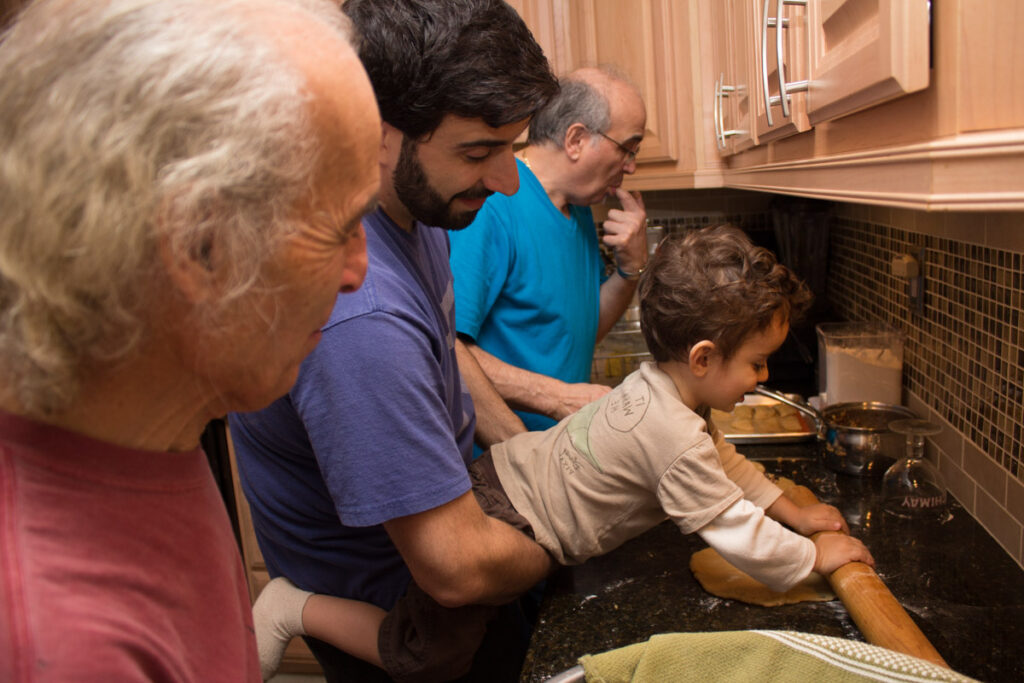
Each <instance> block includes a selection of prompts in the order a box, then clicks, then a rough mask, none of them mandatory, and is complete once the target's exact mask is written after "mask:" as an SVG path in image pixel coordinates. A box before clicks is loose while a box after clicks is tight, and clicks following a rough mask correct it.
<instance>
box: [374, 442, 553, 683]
mask: <svg viewBox="0 0 1024 683" xmlns="http://www.w3.org/2000/svg"><path fill="white" fill-rule="evenodd" d="M469 477H470V481H471V482H472V485H473V493H474V495H475V496H476V499H477V501H478V502H479V503H480V507H481V508H483V511H484V512H485V513H486V514H487V515H489V516H491V517H494V518H496V519H500V520H502V521H504V522H507V523H508V524H510V525H512V526H514V527H515V528H517V529H519V530H520V531H522V532H523V533H525V534H527V535H528V536H530V538H533V530H532V529H531V528H530V524H529V522H527V521H526V518H524V517H523V516H522V515H520V514H519V513H518V512H516V510H515V508H514V507H512V503H511V501H509V499H508V496H506V495H505V491H504V489H502V487H501V482H500V481H499V480H498V473H497V472H496V471H495V469H494V463H493V462H492V461H491V454H490V451H487V452H485V453H484V454H483V455H482V456H480V457H479V458H477V460H476V461H474V462H473V464H472V465H470V467H469ZM497 614H498V608H497V607H492V606H489V605H466V606H464V607H455V608H450V607H442V606H441V605H439V604H438V603H437V602H436V601H435V600H434V599H433V598H431V597H430V596H429V595H427V594H426V593H425V592H424V591H423V590H422V589H420V587H419V586H417V585H416V583H415V582H411V583H410V584H409V588H408V590H407V591H406V593H405V595H404V596H402V598H400V599H399V601H398V602H397V603H395V606H394V608H392V610H391V611H390V612H388V614H387V616H385V617H384V621H383V622H382V623H381V625H380V631H379V632H378V635H377V649H378V651H379V652H380V657H381V661H382V662H383V664H384V670H385V671H387V673H388V675H389V676H391V678H393V679H394V680H396V681H399V682H400V683H431V682H433V681H450V680H453V679H456V678H458V677H459V676H462V675H464V674H465V673H467V672H468V671H469V669H470V667H471V666H472V664H473V655H474V654H475V653H476V651H477V649H478V648H479V647H480V643H481V642H482V641H483V638H484V634H485V633H486V631H487V625H488V623H490V621H491V620H492V619H494V618H495V617H496V616H497Z"/></svg>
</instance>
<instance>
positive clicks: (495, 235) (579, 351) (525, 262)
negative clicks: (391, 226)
mask: <svg viewBox="0 0 1024 683" xmlns="http://www.w3.org/2000/svg"><path fill="white" fill-rule="evenodd" d="M516 163H517V165H518V168H519V191H518V192H517V193H516V194H514V195H512V196H511V197H507V196H505V195H502V194H494V195H492V196H491V197H489V198H488V199H487V202H486V203H485V204H484V206H483V208H482V209H481V210H480V213H478V214H477V217H476V220H474V221H473V223H472V224H471V225H469V227H467V228H465V229H463V230H457V231H453V232H451V233H450V239H451V267H452V274H453V276H454V278H455V285H454V289H455V329H456V331H457V332H458V333H459V334H464V335H467V336H469V337H471V338H472V339H474V340H475V341H476V343H477V344H478V345H479V346H480V347H481V348H482V349H483V350H485V351H487V352H488V353H490V354H492V355H494V356H496V357H497V358H500V359H501V360H503V361H505V362H506V363H509V364H511V365H514V366H516V367H519V368H524V369H526V370H531V371H533V372H538V373H541V374H544V375H548V376H550V377H556V378H558V379H560V380H563V381H565V382H589V381H590V371H591V364H592V362H593V355H594V345H595V343H596V338H597V323H598V318H599V315H600V309H599V306H600V288H601V282H602V279H603V274H604V265H603V262H602V260H601V252H600V249H599V247H598V243H597V232H596V230H595V228H594V218H593V216H592V214H591V211H590V209H589V208H588V207H581V206H570V217H568V218H567V217H566V216H564V215H563V214H562V213H561V212H560V211H559V210H558V209H556V208H555V205H554V204H552V203H551V200H550V199H548V196H547V193H546V192H545V191H544V188H543V187H542V186H541V184H540V182H539V181H538V180H537V177H536V176H534V175H533V172H531V171H530V170H529V169H528V168H527V167H526V165H525V164H523V163H522V162H521V161H518V160H517V161H516ZM519 415H520V417H522V418H523V422H525V423H526V427H527V428H528V429H530V430H540V429H547V428H548V427H550V426H551V425H553V424H554V421H553V420H551V419H550V418H547V417H544V416H543V415H537V414H535V413H523V412H520V413H519Z"/></svg>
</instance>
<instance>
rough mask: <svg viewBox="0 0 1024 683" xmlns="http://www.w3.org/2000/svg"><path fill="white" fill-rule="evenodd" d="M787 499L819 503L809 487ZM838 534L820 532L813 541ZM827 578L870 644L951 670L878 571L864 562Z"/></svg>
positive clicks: (791, 492) (797, 489) (800, 488)
mask: <svg viewBox="0 0 1024 683" xmlns="http://www.w3.org/2000/svg"><path fill="white" fill-rule="evenodd" d="M786 497H787V498H789V499H790V500H792V501H793V502H794V503H796V504H797V505H799V506H800V507H806V506H808V505H814V504H815V503H817V502H819V501H818V498H817V497H816V496H815V495H814V493H813V492H812V491H811V490H810V489H809V488H807V487H806V486H794V487H793V488H791V489H789V490H788V491H786ZM838 533H841V532H839V531H819V532H818V533H816V534H814V535H813V536H811V538H812V539H814V538H816V537H818V536H820V535H821V534H838ZM825 578H827V579H828V582H829V584H830V585H831V586H832V590H833V591H834V592H835V594H836V595H838V596H839V599H840V600H842V601H843V604H844V605H845V606H846V610H847V611H848V612H849V613H850V616H851V617H853V622H854V623H855V624H857V628H859V629H860V632H861V633H863V634H864V637H865V638H867V641H868V642H869V643H871V644H873V645H878V646H879V647H885V648H888V649H890V650H895V651H896V652H902V653H903V654H907V655H911V656H914V657H919V658H920V659H924V660H927V661H929V662H932V663H933V664H938V665H939V666H944V667H946V668H947V669H948V668H949V664H947V663H946V661H945V660H944V659H943V658H942V656H941V655H940V654H939V653H938V651H937V650H936V649H935V648H934V647H933V646H932V644H931V643H930V642H929V641H928V638H926V637H925V635H924V633H922V632H921V629H919V628H918V627H917V624H915V623H914V621H913V620H912V619H911V618H910V615H909V614H907V612H906V611H905V610H904V609H903V606H902V605H900V603H899V601H898V600H896V598H895V597H894V596H893V594H892V593H891V592H890V591H889V589H888V588H886V586H885V584H884V583H882V580H881V579H880V578H878V574H876V573H875V570H874V569H872V568H871V567H869V566H868V565H866V564H864V563H863V562H850V563H848V564H845V565H843V566H842V567H840V568H839V569H837V570H835V571H834V572H832V574H830V575H829V576H827V577H825Z"/></svg>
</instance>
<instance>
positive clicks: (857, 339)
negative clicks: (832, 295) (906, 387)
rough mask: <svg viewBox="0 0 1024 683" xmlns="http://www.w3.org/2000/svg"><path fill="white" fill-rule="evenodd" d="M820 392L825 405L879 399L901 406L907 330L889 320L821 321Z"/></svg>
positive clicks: (819, 334)
mask: <svg viewBox="0 0 1024 683" xmlns="http://www.w3.org/2000/svg"><path fill="white" fill-rule="evenodd" d="M815 330H816V331H817V334H818V391H819V392H820V393H821V395H822V403H823V404H824V405H832V404H834V403H852V402H861V401H877V402H879V403H887V404H889V405H900V404H901V400H900V398H901V394H902V391H901V389H902V379H903V341H904V335H903V332H902V331H900V330H899V329H897V328H895V327H892V326H891V325H887V324H885V323H875V322H872V323H867V322H854V323H821V324H819V325H817V326H815Z"/></svg>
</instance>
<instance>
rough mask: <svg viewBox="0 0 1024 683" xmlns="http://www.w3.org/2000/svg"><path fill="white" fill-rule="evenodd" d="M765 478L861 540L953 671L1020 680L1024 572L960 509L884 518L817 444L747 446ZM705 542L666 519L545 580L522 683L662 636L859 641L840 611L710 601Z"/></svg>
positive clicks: (872, 491) (858, 483)
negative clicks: (837, 513)
mask: <svg viewBox="0 0 1024 683" xmlns="http://www.w3.org/2000/svg"><path fill="white" fill-rule="evenodd" d="M741 450H742V452H744V453H745V454H746V455H747V456H748V457H750V458H752V459H756V460H759V461H760V462H762V463H763V464H764V465H765V467H766V469H767V471H769V472H773V473H775V474H780V475H782V476H786V477H789V478H791V479H793V480H794V481H796V482H797V483H798V484H803V485H805V486H808V487H810V488H811V489H812V490H813V491H814V492H815V493H816V494H817V496H818V498H820V499H821V500H822V501H824V502H827V503H831V504H832V505H835V506H836V507H838V508H839V509H840V510H841V511H842V512H843V514H844V515H845V516H846V518H847V521H848V522H849V524H850V530H851V533H853V535H855V536H857V537H858V538H861V539H862V540H864V542H865V543H866V544H867V545H868V547H869V548H870V549H871V552H872V554H873V555H874V557H875V560H876V563H877V565H876V568H875V569H876V571H877V572H878V575H879V576H880V577H881V579H882V580H883V581H884V582H885V584H886V586H888V588H889V590H890V591H892V593H893V595H894V596H895V597H896V599H897V600H899V601H900V603H901V604H902V605H903V607H904V609H906V611H907V613H908V614H910V616H911V617H912V618H913V620H914V621H915V622H916V623H917V625H918V626H919V627H920V629H921V631H922V632H923V633H924V634H925V636H927V637H928V639H929V640H930V641H931V643H932V644H933V645H934V646H935V648H936V649H937V650H938V651H939V653H940V654H941V655H942V656H943V657H944V658H945V660H946V661H947V662H948V663H949V664H950V666H951V667H953V668H954V669H956V670H957V671H959V672H960V673H963V674H965V675H968V676H972V677H974V678H977V679H979V680H983V681H991V682H997V681H1019V680H1024V658H1022V657H1021V656H1020V649H1019V648H1020V643H1021V642H1024V570H1021V568H1020V567H1019V566H1018V565H1017V564H1016V563H1014V562H1013V560H1011V559H1010V557H1009V556H1008V555H1007V554H1006V553H1005V552H1004V551H1003V550H1002V549H1001V548H1000V547H999V546H998V545H997V544H996V542H995V541H994V540H993V539H992V538H991V537H990V536H989V535H988V533H987V532H986V531H985V530H984V529H983V528H982V527H981V526H980V525H979V524H978V523H977V522H976V521H975V520H974V519H973V518H972V517H971V516H970V515H969V514H967V512H965V511H964V509H963V508H962V507H960V506H959V505H958V504H957V503H955V502H953V503H951V505H950V509H949V512H950V514H949V516H948V518H947V519H945V520H944V521H941V522H940V521H934V522H927V523H925V522H917V521H906V520H899V519H896V518H894V517H891V516H889V515H886V514H884V513H882V512H881V508H880V505H879V503H878V500H877V495H878V484H879V482H878V481H877V480H871V479H861V478H857V477H851V476H848V475H842V474H836V473H833V472H831V471H830V470H827V469H825V468H824V467H823V466H822V465H820V464H819V462H818V460H817V459H816V458H815V457H813V455H814V446H813V445H811V444H792V445H788V444H778V445H757V446H751V445H748V446H743V447H741ZM704 547H705V544H704V542H703V541H701V540H700V538H699V537H697V536H695V535H692V536H683V535H681V534H680V533H679V532H678V530H677V529H676V528H675V526H674V525H672V524H671V523H669V522H666V523H664V524H661V525H660V526H658V527H655V528H654V529H652V530H651V531H649V532H648V533H646V534H644V535H643V536H641V537H639V538H636V539H634V540H633V541H630V542H629V543H627V544H625V545H624V546H622V547H621V548H619V549H617V550H616V551H614V552H612V553H610V554H608V555H606V556H604V557H598V558H594V559H592V560H590V561H589V562H587V563H586V564H584V565H581V566H578V567H565V568H561V569H559V570H558V571H557V572H556V573H555V575H554V576H553V577H552V578H551V579H549V581H548V586H547V590H546V593H545V596H544V600H543V603H542V605H541V612H540V619H539V622H538V624H537V627H536V629H535V631H534V634H533V640H532V642H531V646H530V651H529V653H528V654H527V660H526V663H525V664H524V667H523V674H522V681H524V682H527V681H529V682H533V681H543V680H545V679H546V678H548V677H549V676H551V675H554V674H556V673H558V672H561V671H564V670H565V669H568V668H570V667H572V666H573V665H574V664H575V663H576V658H577V657H579V656H580V655H583V654H587V653H596V652H603V651H606V650H610V649H613V648H617V647H622V646H624V645H629V644H632V643H635V642H640V641H643V640H646V639H648V638H649V637H650V636H651V635H653V634H655V633H668V632H676V631H728V630H742V629H789V630H795V631H806V632H811V633H819V634H823V635H829V636H836V637H842V638H851V639H856V640H863V639H864V638H863V636H862V635H861V633H860V631H859V630H858V629H857V627H856V625H855V624H854V623H853V621H852V619H851V618H850V616H849V614H848V613H847V611H846V608H845V607H844V606H843V604H842V602H840V601H839V600H835V601H832V602H821V603H801V604H797V605H788V606H782V607H771V608H766V607H756V606H753V605H747V604H744V603H741V602H736V601H732V600H723V599H719V598H716V597H713V596H711V595H709V594H708V593H705V592H704V590H703V589H702V588H701V587H700V585H699V584H698V583H697V581H696V580H695V579H694V578H693V576H692V574H691V573H690V570H689V567H688V565H689V559H690V555H691V554H692V553H694V552H696V551H697V550H700V549H701V548H704Z"/></svg>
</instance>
